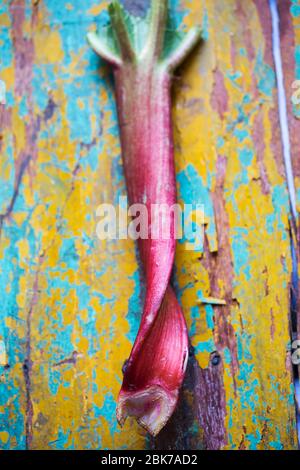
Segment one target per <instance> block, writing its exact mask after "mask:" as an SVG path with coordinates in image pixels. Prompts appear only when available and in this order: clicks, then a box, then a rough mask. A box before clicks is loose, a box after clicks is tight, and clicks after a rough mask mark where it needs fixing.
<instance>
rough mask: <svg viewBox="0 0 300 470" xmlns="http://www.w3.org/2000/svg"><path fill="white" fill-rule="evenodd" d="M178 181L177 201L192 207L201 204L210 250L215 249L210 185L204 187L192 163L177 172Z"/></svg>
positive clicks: (214, 226)
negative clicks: (206, 222)
mask: <svg viewBox="0 0 300 470" xmlns="http://www.w3.org/2000/svg"><path fill="white" fill-rule="evenodd" d="M177 182H178V186H179V187H178V193H179V196H178V197H179V201H181V202H183V203H184V204H191V205H192V206H193V207H194V208H195V207H196V205H197V204H199V205H203V207H204V213H205V218H207V219H208V221H209V222H208V225H207V227H206V234H207V237H208V240H209V243H210V246H211V250H212V251H214V250H215V249H216V246H215V243H214V236H215V235H216V225H215V217H214V207H213V202H212V199H211V194H210V189H212V188H210V187H206V186H204V184H203V181H202V178H201V177H200V176H199V174H198V173H197V171H196V170H195V168H194V167H193V165H192V164H189V165H187V167H186V168H185V170H182V171H181V172H179V173H178V174H177ZM185 241H186V240H185V239H183V240H179V243H183V242H185ZM199 251H202V250H201V247H199Z"/></svg>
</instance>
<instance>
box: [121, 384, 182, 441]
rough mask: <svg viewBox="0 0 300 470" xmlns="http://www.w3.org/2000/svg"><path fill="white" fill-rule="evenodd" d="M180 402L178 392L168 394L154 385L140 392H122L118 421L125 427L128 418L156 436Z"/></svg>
mask: <svg viewBox="0 0 300 470" xmlns="http://www.w3.org/2000/svg"><path fill="white" fill-rule="evenodd" d="M177 400H178V391H176V390H175V391H173V392H167V391H166V390H164V389H163V388H162V387H161V386H159V385H153V386H151V387H149V388H147V389H145V390H141V391H139V392H124V391H121V392H120V395H119V399H118V407H117V420H118V422H119V424H120V426H123V425H124V423H125V421H126V418H127V417H128V416H132V417H134V418H135V419H136V420H137V422H138V423H139V424H140V425H141V426H142V427H143V428H145V429H146V431H148V432H149V433H150V434H151V435H152V436H156V435H157V434H158V433H159V432H160V431H161V429H162V428H163V427H164V426H165V424H166V423H167V421H168V420H169V418H170V417H171V416H172V414H173V412H174V409H175V407H176V404H177Z"/></svg>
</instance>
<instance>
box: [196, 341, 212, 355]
mask: <svg viewBox="0 0 300 470" xmlns="http://www.w3.org/2000/svg"><path fill="white" fill-rule="evenodd" d="M215 350H216V346H215V343H214V340H213V339H212V338H210V339H208V340H207V341H201V342H199V343H198V344H196V345H195V353H196V354H199V353H204V352H207V353H212V352H214V351H215Z"/></svg>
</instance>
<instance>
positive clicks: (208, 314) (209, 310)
mask: <svg viewBox="0 0 300 470" xmlns="http://www.w3.org/2000/svg"><path fill="white" fill-rule="evenodd" d="M204 310H205V318H206V325H207V328H209V329H210V330H213V329H214V326H215V324H214V309H213V306H212V305H205V307H204Z"/></svg>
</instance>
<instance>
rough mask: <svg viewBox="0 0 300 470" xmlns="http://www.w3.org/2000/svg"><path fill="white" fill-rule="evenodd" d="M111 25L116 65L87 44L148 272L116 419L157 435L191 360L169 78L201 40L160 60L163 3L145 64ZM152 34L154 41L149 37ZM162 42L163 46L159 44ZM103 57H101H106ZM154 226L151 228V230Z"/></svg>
mask: <svg viewBox="0 0 300 470" xmlns="http://www.w3.org/2000/svg"><path fill="white" fill-rule="evenodd" d="M112 8H114V9H115V10H113V11H111V18H112V26H113V27H114V31H115V33H116V36H117V38H118V41H119V49H120V51H121V56H122V57H121V58H120V57H114V56H113V54H112V53H110V52H109V53H108V52H107V49H105V50H104V48H103V47H102V45H101V43H100V42H99V41H98V38H97V39H95V37H89V41H90V43H91V45H92V46H93V47H94V49H95V50H96V51H97V52H98V53H99V54H100V55H102V56H104V57H105V58H106V59H107V60H108V61H110V62H111V63H112V64H113V66H114V77H115V88H116V100H117V108H118V116H119V124H120V133H121V145H122V159H123V165H124V171H125V177H126V183H127V191H128V196H129V202H130V204H145V205H146V207H147V209H148V217H149V227H150V228H149V236H148V238H147V239H139V241H138V243H139V251H140V256H141V260H142V263H143V267H144V272H145V280H146V298H145V304H144V310H143V315H142V319H141V324H140V328H139V332H138V335H137V338H136V340H135V343H134V346H133V349H132V351H131V354H130V358H129V360H128V362H127V364H126V370H125V371H124V377H123V384H122V388H121V391H120V394H119V398H118V407H117V418H118V421H119V422H120V424H121V425H122V424H123V423H124V421H125V420H126V417H127V416H128V415H131V416H135V417H136V419H137V420H138V421H139V423H140V424H141V425H142V426H144V427H145V428H146V429H147V430H148V431H149V432H150V433H151V434H153V435H156V434H157V433H158V432H159V431H160V430H161V429H162V427H163V426H164V425H165V423H166V422H167V420H168V419H169V418H170V416H171V415H172V413H173V411H174V409H175V406H176V403H177V400H178V394H179V389H180V386H181V384H182V381H183V378H184V373H185V369H186V364H187V357H188V334H187V327H186V323H185V319H184V316H183V313H182V310H181V308H180V306H179V303H178V301H177V299H176V297H175V294H174V292H173V289H172V287H171V286H170V285H169V282H170V275H171V270H172V266H173V262H174V255H175V243H176V242H175V231H174V217H172V212H171V211H170V209H171V207H172V206H173V205H174V204H175V203H176V181H175V169H174V150H173V137H172V122H171V97H170V96H171V95H170V88H171V72H172V69H173V68H175V67H176V66H177V65H178V64H179V63H180V62H181V61H182V60H183V59H184V58H185V56H186V55H187V54H188V53H189V52H190V50H191V48H192V47H193V46H194V45H195V43H196V42H197V41H198V40H199V38H200V35H199V32H198V31H197V32H195V31H194V32H191V33H192V34H190V35H188V36H187V37H186V38H185V40H184V41H183V43H182V44H181V46H180V47H179V49H178V50H177V51H175V53H174V54H173V57H171V58H170V57H169V58H167V59H165V60H164V61H160V60H159V57H160V54H161V51H162V47H163V43H162V42H163V34H162V31H161V28H164V27H165V20H166V13H167V2H166V1H162V0H160V1H158V0H153V2H152V23H150V33H149V35H150V40H149V47H148V48H146V51H145V53H143V54H142V58H140V57H137V56H136V55H135V53H134V51H133V49H132V48H131V44H130V40H129V36H127V33H126V28H124V26H125V25H124V22H123V21H122V17H121V15H120V6H119V4H118V3H117V2H114V3H113V7H112ZM153 31H154V35H153V36H152V37H151V32H152V34H153ZM160 42H161V43H160ZM103 50H104V53H103ZM153 204H165V205H166V207H167V208H168V209H169V212H168V216H167V217H168V220H164V221H163V223H165V224H167V225H166V226H167V227H168V234H169V236H168V237H167V239H166V237H163V236H162V233H160V236H159V237H158V238H156V239H154V238H153V237H151V233H152V228H153V222H154V221H153V220H152V219H151V212H152V211H151V207H152V205H153ZM151 224H152V227H151Z"/></svg>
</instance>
